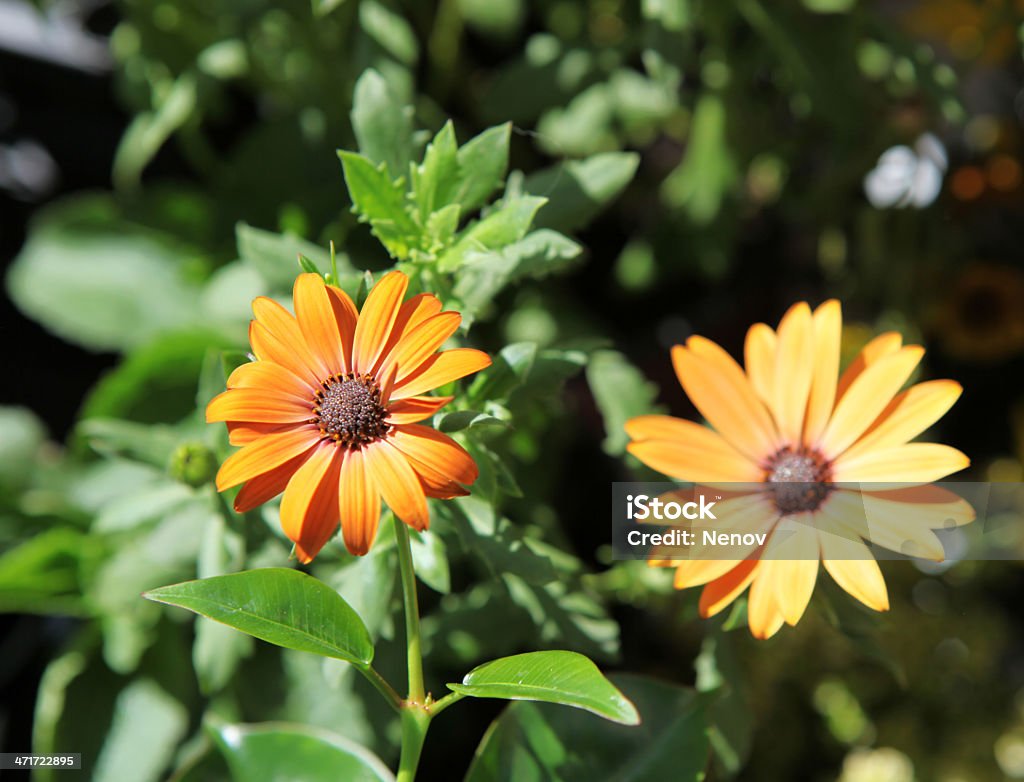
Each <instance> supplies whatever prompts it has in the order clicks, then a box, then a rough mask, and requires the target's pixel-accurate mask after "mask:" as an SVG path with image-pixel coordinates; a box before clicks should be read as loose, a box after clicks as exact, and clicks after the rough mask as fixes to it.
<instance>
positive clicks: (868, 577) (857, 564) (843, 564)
mask: <svg viewBox="0 0 1024 782" xmlns="http://www.w3.org/2000/svg"><path fill="white" fill-rule="evenodd" d="M818 537H819V540H820V541H821V557H822V564H823V565H824V566H825V570H827V571H828V574H829V575H830V576H832V579H833V580H834V581H835V582H836V583H837V584H838V585H839V586H840V587H841V588H842V589H844V590H845V591H846V592H847V593H849V594H850V595H852V596H853V597H855V598H856V599H857V600H859V601H860V602H862V603H863V604H864V605H866V606H867V607H868V608H873V609H874V610H875V611H888V610H889V593H888V590H886V588H885V579H884V578H883V577H882V571H881V569H880V568H879V567H878V563H877V562H875V558H874V555H872V553H871V549H869V548H868V547H867V546H865V545H864V543H863V542H861V541H860V540H854V539H853V538H851V537H846V536H843V535H835V534H832V533H830V532H819V535H818Z"/></svg>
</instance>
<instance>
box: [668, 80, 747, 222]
mask: <svg viewBox="0 0 1024 782" xmlns="http://www.w3.org/2000/svg"><path fill="white" fill-rule="evenodd" d="M726 119H727V117H726V113H725V103H724V102H723V100H722V98H721V97H719V96H718V95H714V94H707V95H704V96H703V97H701V98H700V100H699V101H698V102H697V106H696V108H695V109H694V114H693V127H692V128H691V130H690V141H689V144H688V145H687V148H686V156H685V157H684V158H683V160H682V162H681V163H680V164H679V166H678V167H677V168H676V169H675V170H674V171H673V172H672V173H671V174H669V175H668V177H666V179H665V181H664V183H663V184H662V188H661V192H662V195H663V197H664V199H665V201H666V203H668V204H669V205H671V206H677V207H682V208H683V209H685V210H686V211H687V213H688V214H689V216H690V219H691V220H693V222H694V223H696V224H698V225H706V224H707V223H710V222H711V221H712V220H714V218H715V217H716V216H717V215H718V211H719V209H721V206H722V203H723V201H724V200H725V198H726V197H727V196H728V194H729V191H730V190H731V189H732V187H733V185H734V184H735V182H736V179H737V177H738V172H737V167H736V161H735V160H734V159H733V154H732V150H731V149H730V148H729V145H728V141H727V135H726Z"/></svg>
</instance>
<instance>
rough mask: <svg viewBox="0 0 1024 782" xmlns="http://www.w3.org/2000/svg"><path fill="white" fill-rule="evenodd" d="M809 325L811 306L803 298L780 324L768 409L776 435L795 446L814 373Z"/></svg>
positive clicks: (805, 410)
mask: <svg viewBox="0 0 1024 782" xmlns="http://www.w3.org/2000/svg"><path fill="white" fill-rule="evenodd" d="M811 324H812V320H811V308H810V307H808V306H807V304H806V303H805V302H802V301H801V302H799V303H797V304H794V305H793V306H792V307H790V308H789V311H788V312H787V313H786V314H785V315H784V316H783V318H782V321H781V322H780V323H779V336H778V340H779V345H778V350H777V351H776V354H775V389H774V393H773V395H772V398H773V402H772V404H771V409H772V412H773V413H774V415H775V425H776V427H777V429H778V432H779V436H780V437H782V440H783V442H785V443H786V444H789V445H798V444H799V443H800V442H801V441H802V440H801V436H802V434H803V429H804V414H805V413H806V412H807V396H808V394H810V391H811V378H812V375H813V372H814V359H815V356H814V332H813V329H812V325H811Z"/></svg>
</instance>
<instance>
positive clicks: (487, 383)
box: [468, 342, 537, 400]
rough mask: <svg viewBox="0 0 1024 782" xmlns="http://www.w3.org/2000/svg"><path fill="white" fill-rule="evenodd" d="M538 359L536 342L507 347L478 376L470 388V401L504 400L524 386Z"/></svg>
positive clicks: (515, 343) (517, 343)
mask: <svg viewBox="0 0 1024 782" xmlns="http://www.w3.org/2000/svg"><path fill="white" fill-rule="evenodd" d="M536 358H537V345H536V343H534V342H514V343H513V344H511V345H506V346H505V347H503V348H502V349H501V351H500V352H499V353H498V355H496V356H495V357H494V363H493V364H492V365H491V366H490V367H489V368H487V369H486V370H485V371H484V372H482V373H480V374H478V375H477V376H476V379H475V380H474V381H473V384H472V385H471V386H470V387H469V393H468V397H469V399H470V400H485V399H503V398H504V397H507V396H508V395H509V393H511V392H512V391H513V389H515V388H517V387H518V386H520V385H522V384H523V383H524V382H525V380H526V377H527V375H529V374H530V370H531V369H532V368H533V363H534V361H535V360H536Z"/></svg>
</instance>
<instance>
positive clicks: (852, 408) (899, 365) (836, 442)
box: [821, 345, 924, 459]
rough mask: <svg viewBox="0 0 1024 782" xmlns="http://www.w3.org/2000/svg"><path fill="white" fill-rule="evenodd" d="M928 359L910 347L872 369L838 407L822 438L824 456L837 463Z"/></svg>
mask: <svg viewBox="0 0 1024 782" xmlns="http://www.w3.org/2000/svg"><path fill="white" fill-rule="evenodd" d="M923 355H924V349H923V348H920V347H918V346H916V345H912V346H910V347H906V348H903V349H901V350H900V351H898V352H897V353H893V354H891V355H888V356H886V357H885V358H881V359H879V360H878V361H876V362H874V363H873V364H871V365H870V366H868V367H867V368H866V369H865V370H864V371H863V372H862V373H861V374H860V375H859V376H858V377H857V379H856V380H854V381H853V384H852V385H851V386H850V388H849V389H848V390H847V392H846V393H845V394H843V398H842V399H840V400H839V403H838V404H837V405H836V409H835V412H834V413H833V414H832V420H830V421H829V422H828V426H827V427H825V432H824V434H822V436H821V450H822V453H824V454H825V456H826V457H827V458H829V459H835V458H836V457H837V456H839V455H840V454H841V453H842V452H843V451H845V450H846V449H847V448H849V447H850V445H852V444H853V443H854V441H856V440H857V438H858V437H860V436H861V435H862V434H864V432H865V431H866V430H867V428H868V427H869V426H871V424H872V423H874V421H875V419H876V418H878V416H879V414H881V412H882V411H883V410H884V409H885V407H886V405H888V404H889V402H890V401H892V398H893V397H894V396H896V393H897V392H898V391H899V390H900V388H902V386H903V384H904V383H906V382H907V379H908V378H909V377H910V375H911V373H912V372H913V371H914V368H915V367H917V365H918V363H919V362H920V361H921V357H922V356H923Z"/></svg>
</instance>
